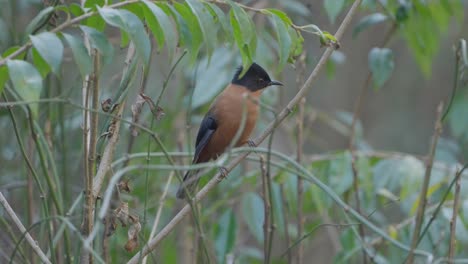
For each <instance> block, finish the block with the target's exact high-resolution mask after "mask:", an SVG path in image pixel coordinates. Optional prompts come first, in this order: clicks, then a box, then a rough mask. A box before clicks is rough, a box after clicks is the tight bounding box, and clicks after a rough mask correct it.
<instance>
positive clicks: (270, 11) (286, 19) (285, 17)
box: [261, 8, 293, 26]
mask: <svg viewBox="0 0 468 264" xmlns="http://www.w3.org/2000/svg"><path fill="white" fill-rule="evenodd" d="M261 12H262V13H263V14H274V15H276V16H278V17H279V18H281V20H283V22H284V23H285V24H286V25H287V26H291V25H292V24H293V22H292V20H291V18H289V16H288V14H286V13H285V12H283V11H281V10H278V9H274V8H267V9H262V10H261Z"/></svg>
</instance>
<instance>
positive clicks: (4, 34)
mask: <svg viewBox="0 0 468 264" xmlns="http://www.w3.org/2000/svg"><path fill="white" fill-rule="evenodd" d="M9 39H10V30H9V29H8V27H7V25H6V24H5V22H4V21H3V19H1V18H0V50H3V49H4V48H6V47H7V46H8V42H9Z"/></svg>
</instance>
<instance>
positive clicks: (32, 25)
mask: <svg viewBox="0 0 468 264" xmlns="http://www.w3.org/2000/svg"><path fill="white" fill-rule="evenodd" d="M52 12H54V7H53V6H49V7H46V8H44V9H42V10H41V12H39V14H37V16H35V17H34V18H33V19H32V20H31V22H29V24H28V25H27V26H26V30H25V32H24V33H25V35H27V36H28V35H31V34H32V33H33V31H34V30H36V28H37V27H38V26H39V25H41V24H42V23H44V22H45V21H46V20H47V18H48V17H49V15H51V14H52Z"/></svg>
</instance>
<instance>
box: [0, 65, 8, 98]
mask: <svg viewBox="0 0 468 264" xmlns="http://www.w3.org/2000/svg"><path fill="white" fill-rule="evenodd" d="M6 81H8V68H7V66H6V65H3V66H0V95H2V93H3V89H4V88H5V83H6Z"/></svg>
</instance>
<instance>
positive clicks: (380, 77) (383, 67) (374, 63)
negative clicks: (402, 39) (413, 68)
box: [369, 48, 395, 88]
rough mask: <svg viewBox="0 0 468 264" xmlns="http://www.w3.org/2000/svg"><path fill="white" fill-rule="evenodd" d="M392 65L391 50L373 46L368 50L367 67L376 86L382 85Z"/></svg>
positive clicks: (390, 73)
mask: <svg viewBox="0 0 468 264" xmlns="http://www.w3.org/2000/svg"><path fill="white" fill-rule="evenodd" d="M394 67H395V64H394V62H393V52H392V50H390V49H387V48H382V49H381V48H373V49H372V50H371V51H370V52H369V68H370V70H371V72H372V79H373V80H374V85H375V87H376V88H380V87H382V85H383V84H384V83H385V82H386V81H387V80H388V79H389V78H390V76H391V75H392V72H393V68H394Z"/></svg>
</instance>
